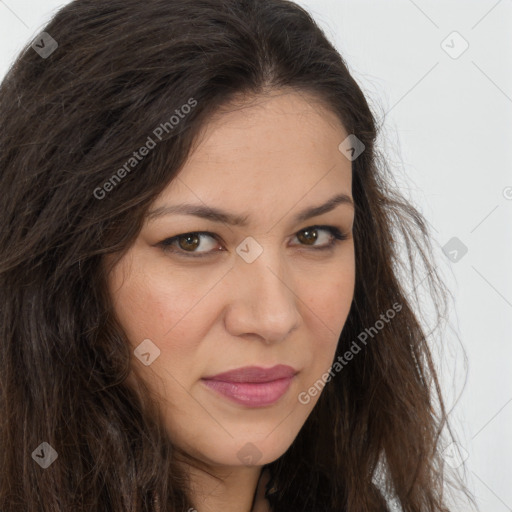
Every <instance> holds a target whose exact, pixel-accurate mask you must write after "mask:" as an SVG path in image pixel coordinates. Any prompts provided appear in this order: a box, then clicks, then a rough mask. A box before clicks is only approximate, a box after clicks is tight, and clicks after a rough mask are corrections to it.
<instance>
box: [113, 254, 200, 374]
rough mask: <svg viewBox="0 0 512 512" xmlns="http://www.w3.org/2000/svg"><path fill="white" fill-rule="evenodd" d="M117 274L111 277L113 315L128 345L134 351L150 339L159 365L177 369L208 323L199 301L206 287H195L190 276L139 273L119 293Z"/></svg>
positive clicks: (190, 352)
mask: <svg viewBox="0 0 512 512" xmlns="http://www.w3.org/2000/svg"><path fill="white" fill-rule="evenodd" d="M136 266H137V265H136V264H135V265H134V267H136ZM139 268H144V267H143V266H142V265H141V266H139ZM121 274H122V273H121V271H119V273H118V274H116V275H115V276H113V280H112V289H114V290H116V289H117V292H115V311H116V315H117V317H118V319H119V321H120V323H121V325H123V327H124V329H125V332H126V334H127V336H128V339H129V342H130V344H131V345H132V346H133V347H134V348H135V347H136V346H138V345H139V344H140V343H141V342H142V341H143V340H145V339H150V340H151V341H152V342H153V343H154V344H155V345H156V346H157V347H158V348H159V350H160V356H159V360H160V361H159V362H160V363H162V362H163V363H164V364H165V365H166V368H169V367H170V368H181V363H182V362H183V361H184V360H185V359H187V357H188V355H190V354H192V353H193V352H194V350H195V349H196V348H197V347H196V345H197V343H198V342H199V340H200V339H201V337H202V334H203V330H204V326H205V325H207V323H208V320H207V315H208V311H205V309H204V305H203V304H202V301H201V299H202V298H204V296H205V295H206V293H207V291H208V283H205V282H204V281H203V282H202V283H196V282H194V279H191V278H190V275H189V276H187V278H185V277H184V276H180V275H179V274H176V273H173V275H172V276H170V275H163V274H162V273H161V272H149V271H148V272H144V271H143V270H140V271H137V272H134V273H132V274H131V275H130V277H129V279H125V280H124V282H123V284H122V287H121V288H120V289H119V284H120V279H119V276H120V275H121ZM197 310H201V315H202V316H201V321H198V318H197V315H195V314H194V313H195V312H196V311H197ZM171 354H172V358H171V357H170V355H171ZM156 361H158V359H157V360H156ZM156 361H155V362H156Z"/></svg>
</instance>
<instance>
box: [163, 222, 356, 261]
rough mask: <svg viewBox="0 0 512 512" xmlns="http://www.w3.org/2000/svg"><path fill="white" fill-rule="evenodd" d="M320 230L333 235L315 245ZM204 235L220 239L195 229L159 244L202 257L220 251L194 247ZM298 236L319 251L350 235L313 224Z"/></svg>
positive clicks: (183, 253) (164, 247)
mask: <svg viewBox="0 0 512 512" xmlns="http://www.w3.org/2000/svg"><path fill="white" fill-rule="evenodd" d="M319 231H323V232H328V233H329V234H330V235H331V236H330V238H329V237H327V238H328V239H327V242H326V243H324V244H322V245H318V244H316V245H315V242H316V241H317V240H318V239H319V238H321V237H319V236H318V234H317V233H318V232H319ZM202 237H209V238H213V239H215V240H217V241H218V240H219V236H218V235H216V234H215V233H210V232H208V231H195V232H191V233H183V234H181V235H176V236H173V237H172V238H167V239H165V240H163V241H161V242H159V243H158V244H157V245H159V246H160V247H162V249H163V250H164V252H171V253H174V254H177V255H179V256H184V257H194V258H197V257H200V258H201V257H204V256H208V255H211V254H212V253H213V252H219V251H220V250H219V249H217V250H215V249H212V248H210V250H205V251H195V250H194V249H197V247H198V246H199V245H200V242H201V238H202ZM296 237H297V239H299V240H300V241H302V242H305V243H304V244H302V245H304V246H306V248H308V247H310V248H311V249H313V250H317V251H318V250H327V249H332V248H334V246H335V245H336V244H337V243H338V242H340V241H342V240H346V239H347V238H348V235H346V234H344V233H342V232H341V231H340V230H339V229H338V228H336V227H334V226H311V227H308V228H304V229H301V230H300V231H298V232H297V235H296ZM176 243H177V244H178V247H177V246H176Z"/></svg>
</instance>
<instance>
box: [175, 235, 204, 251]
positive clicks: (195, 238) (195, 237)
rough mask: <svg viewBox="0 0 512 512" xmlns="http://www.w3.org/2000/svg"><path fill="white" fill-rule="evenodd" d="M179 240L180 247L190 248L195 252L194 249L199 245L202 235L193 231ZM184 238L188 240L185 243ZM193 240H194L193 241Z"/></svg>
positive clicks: (185, 249)
mask: <svg viewBox="0 0 512 512" xmlns="http://www.w3.org/2000/svg"><path fill="white" fill-rule="evenodd" d="M178 240H179V245H180V247H181V248H182V249H183V250H184V251H187V250H190V252H193V251H194V249H196V248H197V246H198V245H199V241H200V237H199V236H198V235H197V234H195V233H192V234H190V235H187V236H180V238H179V239H178ZM182 240H186V242H185V243H184V244H183V243H182ZM191 240H193V242H191Z"/></svg>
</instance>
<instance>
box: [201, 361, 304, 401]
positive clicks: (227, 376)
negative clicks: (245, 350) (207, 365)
mask: <svg viewBox="0 0 512 512" xmlns="http://www.w3.org/2000/svg"><path fill="white" fill-rule="evenodd" d="M297 373H298V371H297V370H295V369H294V368H292V367H291V366H287V365H277V366H274V367H272V368H261V367H258V366H246V367H243V368H237V369H236V370H231V371H228V372H224V373H220V374H217V375H214V376H211V377H203V378H202V379H201V380H202V382H203V383H204V384H205V385H206V386H207V387H208V388H209V389H211V390H213V391H215V392H217V393H219V394H220V395H222V396H224V397H226V398H228V399H229V400H231V401H233V402H235V403H238V404H241V405H246V406H249V407H264V406H267V405H271V404H274V403H276V402H277V401H278V400H279V399H280V398H281V397H282V396H283V395H284V394H285V393H286V391H287V390H288V389H289V387H290V385H291V383H292V381H293V379H294V378H295V375H296V374H297Z"/></svg>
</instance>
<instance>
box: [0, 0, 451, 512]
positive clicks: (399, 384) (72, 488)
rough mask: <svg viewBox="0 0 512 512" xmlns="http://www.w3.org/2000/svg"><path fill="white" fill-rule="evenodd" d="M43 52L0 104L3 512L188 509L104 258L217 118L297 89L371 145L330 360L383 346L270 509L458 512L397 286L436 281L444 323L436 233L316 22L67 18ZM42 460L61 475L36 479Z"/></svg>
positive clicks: (347, 373) (81, 12)
mask: <svg viewBox="0 0 512 512" xmlns="http://www.w3.org/2000/svg"><path fill="white" fill-rule="evenodd" d="M44 31H45V32H46V33H47V34H49V36H51V38H53V39H54V40H55V41H56V43H57V44H58V47H56V48H55V47H54V46H55V45H54V46H53V47H52V44H51V43H52V42H51V40H50V39H49V38H48V36H47V35H42V36H40V37H39V38H37V39H36V40H35V42H39V46H37V48H38V49H39V51H37V50H36V47H34V46H32V44H30V43H29V44H27V45H26V47H25V48H24V49H23V50H22V51H21V53H20V54H19V56H18V57H17V59H16V60H15V61H14V63H13V64H12V66H11V68H10V69H9V71H8V73H7V75H6V76H5V78H4V80H3V82H2V84H1V86H0V117H1V119H2V123H1V124H0V148H1V152H0V189H1V200H0V409H1V411H2V415H1V423H0V447H1V449H0V468H1V470H0V508H1V510H2V511H3V512H14V511H17V512H18V511H20V510H23V511H25V512H36V511H52V512H55V511H57V510H59V511H60V510H62V511H69V510H73V511H91V510H95V511H97V510H99V511H109V512H121V511H126V512H142V511H153V510H169V511H176V512H181V511H186V510H188V509H189V508H190V507H191V506H193V503H192V501H191V498H190V489H189V482H188V479H187V475H186V474H183V473H182V470H180V467H179V465H178V463H177V458H178V455H179V450H178V448H177V447H176V446H174V444H173V442H172V439H169V437H168V435H167V433H166V430H165V426H164V422H163V420H162V416H161V414H160V411H159V409H158V403H156V401H155V400H152V399H151V397H150V393H149V390H147V392H146V393H138V392H136V391H135V390H133V389H131V388H130V387H129V386H128V385H127V384H126V378H127V376H128V374H129V371H130V368H131V362H132V359H133V354H132V353H131V351H130V348H129V344H128V343H127V337H126V334H125V333H124V332H123V329H122V326H121V325H120V324H119V322H118V321H117V320H116V318H115V315H114V312H113V311H114V310H113V305H112V298H111V297H110V296H109V294H108V292H107V275H108V272H109V270H110V268H111V267H110V268H108V267H107V266H106V265H105V264H104V263H105V258H106V256H107V255H113V256H114V257H115V261H114V264H115V262H117V261H119V259H120V258H121V257H122V256H123V255H124V254H125V253H126V251H127V250H128V249H129V248H130V246H131V244H132V243H133V242H134V241H135V239H136V238H137V236H138V233H139V231H140V229H141V227H142V225H143V222H144V219H145V215H146V213H147V211H148V207H149V206H150V204H151V203H152V202H153V201H154V199H155V198H156V197H157V196H158V194H159V193H161V192H162V191H163V189H164V188H165V187H166V186H167V185H168V184H169V183H170V182H171V181H172V180H173V178H174V177H175V176H176V175H177V173H178V171H179V170H180V169H181V168H182V166H183V165H184V164H185V162H186V160H187V158H188V156H189V154H190V153H191V151H192V149H193V145H194V143H195V141H196V140H197V137H198V135H199V133H200V131H201V129H202V128H203V127H204V125H205V123H207V122H208V120H209V119H210V118H211V117H212V116H213V115H214V114H216V113H217V112H219V111H220V110H221V109H223V108H224V109H225V108H229V107H230V105H232V104H233V102H234V101H235V99H236V98H239V97H240V95H243V96H244V97H247V98H250V97H258V96H259V95H265V94H266V93H268V92H269V91H272V90H278V89H279V90H281V89H282V90H287V89H289V90H290V91H295V92H299V93H301V94H309V95H310V96H312V97H314V98H316V99H317V100H319V101H321V102H322V103H323V104H324V105H325V106H326V107H327V108H328V109H329V110H330V111H332V112H334V113H335V114H336V115H337V116H338V117H339V119H340V121H341V122H342V124H343V126H344V127H345V129H346V131H347V133H350V134H353V135H355V136H356V137H357V138H358V139H359V140H360V141H362V143H363V144H364V146H365V150H364V152H363V153H362V154H361V155H360V156H359V157H358V158H356V159H355V160H354V161H353V162H352V170H353V197H354V201H355V206H356V215H355V223H354V244H355V254H356V285H355V292H354V299H353V303H352V306H351V310H350V313H349V316H348V319H347V322H346V324H345V326H344V328H343V332H342V333H341V336H340V339H339V343H338V347H337V351H336V357H337V356H339V355H341V356H342V355H343V354H344V353H345V352H346V351H347V350H348V348H349V347H350V346H351V343H352V342H353V341H354V340H357V339H359V340H360V339H361V338H362V334H361V333H363V332H366V333H367V335H368V336H369V333H370V332H371V333H372V335H371V338H372V339H370V338H368V340H369V341H368V343H367V344H366V346H365V347H364V348H363V350H362V353H360V354H358V356H357V357H354V359H353V360H352V361H351V362H350V364H348V365H347V366H346V367H344V368H343V371H341V372H339V374H338V375H336V377H335V378H333V379H332V380H330V381H329V382H328V383H327V384H326V386H325V388H324V390H323V392H322V394H321V396H320V398H319V400H318V403H317V404H316V406H315V408H314V409H313V411H312V412H311V414H310V416H309V417H308V419H307V420H306V422H305V424H304V425H303V428H302V429H301V430H300V432H299V434H298V435H297V437H296V439H295V440H294V442H293V443H292V445H291V446H290V447H289V449H288V450H287V451H286V452H285V453H284V454H283V455H282V456H281V457H279V458H278V459H277V460H276V461H273V462H272V463H270V464H267V465H266V467H268V469H269V470H270V472H271V476H272V478H271V482H270V484H271V485H269V486H268V487H267V491H268V492H267V496H268V498H269V501H270V503H271V506H272V510H273V512H301V511H302V512H317V511H322V512H326V511H337V512H339V511H342V510H343V511H344V510H347V511H355V512H377V511H387V510H390V508H389V507H390V505H389V500H390V499H394V500H395V502H396V503H398V504H400V506H401V507H402V509H403V510H404V511H408V512H434V511H435V512H440V511H447V510H448V508H447V506H446V504H445V502H444V498H443V488H444V482H445V469H444V468H443V462H442V457H441V456H440V448H439V439H440V435H441V432H442V431H443V429H444V427H445V426H446V420H447V414H446V411H445V407H444V405H443V401H442V397H441V393H440V388H439V383H438V378H437V376H436V371H435V367H434V364H433V360H432V355H431V352H430V349H429V347H428V345H427V338H428V336H429V334H428V333H426V332H425V327H423V326H422V324H421V322H420V318H419V316H418V313H417V312H415V308H414V305H413V302H412V297H411V296H410V295H411V293H410V292H407V291H406V289H405V285H404V284H405V283H407V284H412V285H413V288H416V286H418V285H416V277H415V276H416V273H417V269H419V268H422V269H423V270H424V272H423V275H422V277H423V279H424V281H423V283H424V284H425V283H426V284H427V285H428V287H429V290H430V291H431V296H432V297H433V300H434V303H435V305H436V311H437V312H438V315H439V317H441V316H442V311H444V309H442V307H443V306H445V296H446V291H445V289H444V288H443V284H442V282H441V280H440V278H439V276H438V275H437V272H436V269H435V266H434V265H433V263H432V262H431V259H432V254H431V253H432V251H431V243H430V241H429V231H428V226H427V225H426V221H425V220H424V218H423V217H422V215H421V214H420V213H419V211H418V210H417V209H415V207H414V206H413V205H412V203H411V202H410V201H408V200H406V199H405V198H404V197H403V196H401V195H400V194H399V193H398V191H397V187H396V185H395V184H394V178H393V175H392V174H391V172H390V171H389V169H388V168H387V164H386V160H385V158H383V157H382V156H381V155H380V154H379V152H378V151H377V148H376V138H377V134H378V132H379V127H378V126H377V123H376V121H375V117H374V114H373V113H372V111H371V109H370V107H369V105H368V102H367V100H366V99H365V96H364V94H363V92H362V91H361V89H360V87H359V86H358V85H357V83H356V81H355V80H354V79H353V77H352V76H351V74H350V73H349V70H348V68H347V65H346V63H345V61H344V60H343V58H342V57H341V56H340V54H339V53H338V51H337V50H336V49H335V48H334V47H333V45H332V44H331V43H330V42H329V41H328V39H327V37H326V36H325V34H324V32H323V31H322V30H321V29H320V28H319V26H318V25H317V24H316V23H315V21H314V20H313V19H312V17H311V15H310V14H309V13H307V12H306V11H305V10H304V9H303V8H301V7H299V6H298V5H296V4H294V3H293V2H290V1H286V0H146V1H144V2H143V1H140V0H108V2H98V1H97V0H75V1H73V2H71V3H69V4H67V5H66V6H64V7H63V8H61V9H60V10H58V11H57V12H56V13H55V14H54V16H53V17H52V19H51V20H50V21H49V22H48V23H47V25H46V26H45V28H44ZM34 44H35V43H34ZM52 48H53V51H51V52H50V50H51V49H52ZM44 51H47V54H44V55H43V54H42V52H44ZM185 104H188V105H193V108H189V109H188V110H187V112H188V113H187V115H186V116H179V117H180V120H179V123H178V124H176V125H175V126H173V128H172V129H170V128H169V127H168V126H167V125H165V124H164V123H165V122H166V121H168V120H169V119H170V118H171V116H172V115H179V112H183V111H185V109H184V108H183V110H181V109H182V107H183V106H184V105H185ZM159 126H160V127H161V129H160V131H159V132H155V130H156V129H157V127H159ZM162 126H167V127H166V129H165V130H164V129H163V128H162ZM156 133H158V134H159V135H160V138H159V141H158V144H157V145H156V147H155V148H154V149H153V150H152V151H150V152H149V154H147V156H145V157H144V158H143V159H140V160H138V161H137V164H136V167H135V168H133V169H130V170H129V171H128V170H126V168H125V172H124V173H123V172H121V171H118V172H117V178H118V179H115V180H114V178H113V174H114V173H113V170H116V169H121V167H122V166H123V165H124V164H125V163H126V162H127V160H128V159H130V157H131V156H132V154H133V152H134V151H135V150H137V149H138V148H140V147H141V146H142V145H143V144H144V143H145V142H146V141H147V140H148V136H151V135H152V134H155V136H156ZM155 136H153V139H154V138H155ZM340 142H341V141H340ZM106 191H108V193H106ZM403 247H405V249H406V257H402V256H400V250H401V248H403ZM393 304H396V305H399V306H400V307H399V312H398V311H397V312H396V314H395V315H394V318H393V319H392V320H390V321H389V322H387V323H386V325H385V327H384V328H382V329H380V330H379V332H378V335H375V338H376V339H375V340H373V337H374V334H373V331H371V328H372V327H374V326H375V325H376V322H377V321H379V319H381V318H382V314H384V313H386V312H387V311H388V310H389V309H390V308H392V305H393ZM396 309H398V307H396ZM139 384H140V386H141V389H146V388H145V387H144V382H142V380H141V381H140V383H139ZM42 442H46V443H48V444H49V445H50V446H51V447H52V448H53V449H54V450H55V452H56V453H57V454H58V458H57V459H56V461H55V462H54V463H53V464H51V465H50V466H49V467H47V468H46V469H44V470H43V469H42V468H41V467H40V465H39V464H36V463H35V462H34V461H35V460H36V458H35V457H36V456H37V454H38V453H39V452H40V451H41V450H42V449H43V452H44V449H46V450H47V452H46V453H48V447H46V445H43V448H41V443H42ZM43 452H41V453H43ZM33 459H34V460H33ZM379 475H380V476H382V477H383V478H384V479H383V480H380V481H381V482H383V483H382V484H379V483H378V482H379ZM270 487H272V488H273V489H274V490H275V492H273V493H272V492H270V491H269V489H270Z"/></svg>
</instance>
